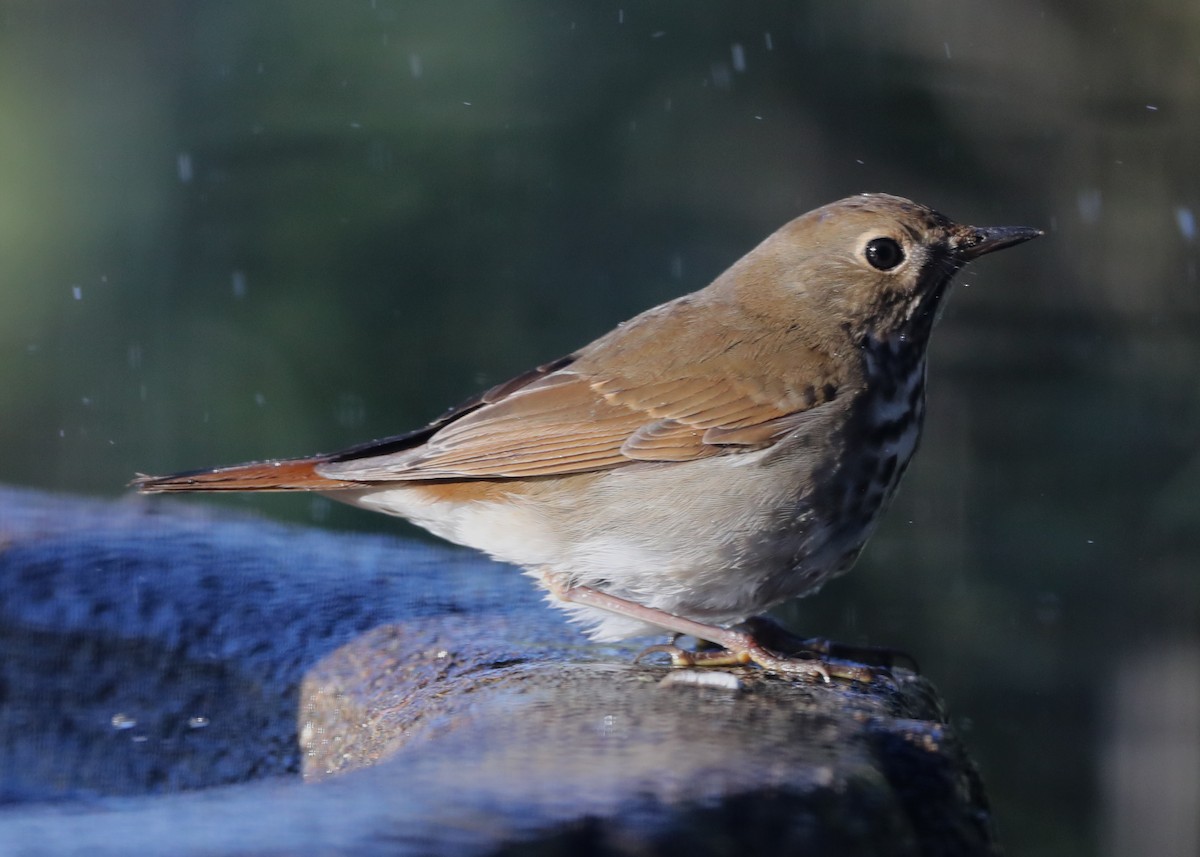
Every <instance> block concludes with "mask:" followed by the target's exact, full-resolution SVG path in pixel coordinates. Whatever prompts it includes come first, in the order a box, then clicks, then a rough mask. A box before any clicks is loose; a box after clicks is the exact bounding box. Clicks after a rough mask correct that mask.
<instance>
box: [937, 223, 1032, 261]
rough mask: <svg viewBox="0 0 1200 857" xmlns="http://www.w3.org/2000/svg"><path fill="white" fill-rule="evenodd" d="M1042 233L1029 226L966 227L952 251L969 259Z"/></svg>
mask: <svg viewBox="0 0 1200 857" xmlns="http://www.w3.org/2000/svg"><path fill="white" fill-rule="evenodd" d="M1042 234H1043V233H1042V230H1040V229H1034V228H1033V227H1031V226H984V227H967V228H966V229H964V230H963V232H962V233H961V235H960V237H959V239H958V242H957V243H956V245H955V248H954V252H955V255H956V256H958V257H959V258H960V259H963V260H964V261H969V260H971V259H974V258H976V257H977V256H982V255H983V254H984V253H991V252H992V251H993V250H1003V249H1004V248H1005V247H1012V246H1013V245H1015V244H1024V243H1025V242H1026V241H1029V240H1030V239H1033V238H1037V237H1038V236H1039V235H1042Z"/></svg>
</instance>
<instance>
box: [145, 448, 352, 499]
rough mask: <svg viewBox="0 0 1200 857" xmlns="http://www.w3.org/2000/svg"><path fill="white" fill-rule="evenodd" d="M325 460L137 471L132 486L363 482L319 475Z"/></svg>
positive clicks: (272, 487)
mask: <svg viewBox="0 0 1200 857" xmlns="http://www.w3.org/2000/svg"><path fill="white" fill-rule="evenodd" d="M325 460H326V459H325V458H324V457H317V458H292V459H283V460H279V461H254V462H251V463H249V464H235V465H233V466H232V467H216V468H213V469H211V470H189V471H186V472H184V473H173V474H171V475H170V476H145V475H143V474H138V476H137V478H135V479H134V480H133V481H132V482H130V483H129V485H130V487H132V488H136V489H137V490H138V491H139V492H140V493H142V494H163V493H168V492H173V491H335V490H338V489H340V488H354V487H356V486H358V485H359V484H360V483H358V482H347V481H345V480H342V479H326V478H325V477H324V476H321V475H319V474H318V473H317V471H316V466H317V465H318V464H321V463H323V462H324V461H325Z"/></svg>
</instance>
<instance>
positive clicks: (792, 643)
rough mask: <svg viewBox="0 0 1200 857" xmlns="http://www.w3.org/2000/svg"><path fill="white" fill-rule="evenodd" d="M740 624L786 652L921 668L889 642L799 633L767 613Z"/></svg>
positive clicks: (879, 665)
mask: <svg viewBox="0 0 1200 857" xmlns="http://www.w3.org/2000/svg"><path fill="white" fill-rule="evenodd" d="M739 627H741V628H743V629H745V630H747V631H749V632H750V633H751V634H752V635H753V636H754V637H755V639H757V640H758V641H759V643H761V644H762V645H763V646H766V647H768V648H770V649H772V650H774V651H777V652H781V653H783V654H787V655H790V654H797V653H800V652H808V653H811V654H813V655H816V656H819V657H825V658H837V659H838V660H843V661H854V662H855V663H859V664H863V665H866V666H873V667H882V668H883V669H886V670H890V669H894V668H895V667H902V668H904V669H907V670H911V671H912V672H914V673H920V672H921V667H920V665H919V664H918V663H917V659H916V658H914V657H913V656H912V655H910V654H909V653H908V652H905V651H902V650H901V649H893V648H891V647H889V646H859V645H854V644H852V643H839V642H837V641H836V640H829V639H826V638H825V637H801V636H798V635H796V634H793V633H792V632H791V631H789V630H787V629H786V628H784V627H783V626H782V625H780V624H779V623H778V622H776V621H775V620H774V619H771V618H769V617H767V616H752V617H751V618H749V619H747V620H746V621H745V622H743V623H742V624H741V625H740V626H739Z"/></svg>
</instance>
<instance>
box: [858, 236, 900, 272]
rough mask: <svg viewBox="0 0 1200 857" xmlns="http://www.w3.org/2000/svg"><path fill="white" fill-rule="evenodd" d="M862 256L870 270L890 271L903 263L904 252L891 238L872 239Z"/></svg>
mask: <svg viewBox="0 0 1200 857" xmlns="http://www.w3.org/2000/svg"><path fill="white" fill-rule="evenodd" d="M863 254H864V255H865V256H866V257H867V261H868V262H869V263H870V264H871V267H872V268H877V269H878V270H880V271H890V270H892V268H894V267H896V266H897V265H899V264H900V263H901V262H903V261H904V250H902V249H901V248H900V245H899V244H897V243H896V242H895V241H893V240H892V239H891V238H872V239H871V240H870V241H868V242H867V246H866V249H865V250H864V251H863Z"/></svg>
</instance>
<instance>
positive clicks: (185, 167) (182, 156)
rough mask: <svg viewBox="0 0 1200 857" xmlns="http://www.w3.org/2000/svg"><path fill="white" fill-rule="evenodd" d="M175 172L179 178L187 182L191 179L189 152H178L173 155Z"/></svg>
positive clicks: (190, 157)
mask: <svg viewBox="0 0 1200 857" xmlns="http://www.w3.org/2000/svg"><path fill="white" fill-rule="evenodd" d="M175 172H176V173H177V174H178V175H179V180H180V181H181V182H183V183H184V184H187V183H188V182H190V181H191V180H192V175H193V172H192V156H191V153H190V152H180V153H179V154H178V155H176V156H175Z"/></svg>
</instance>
